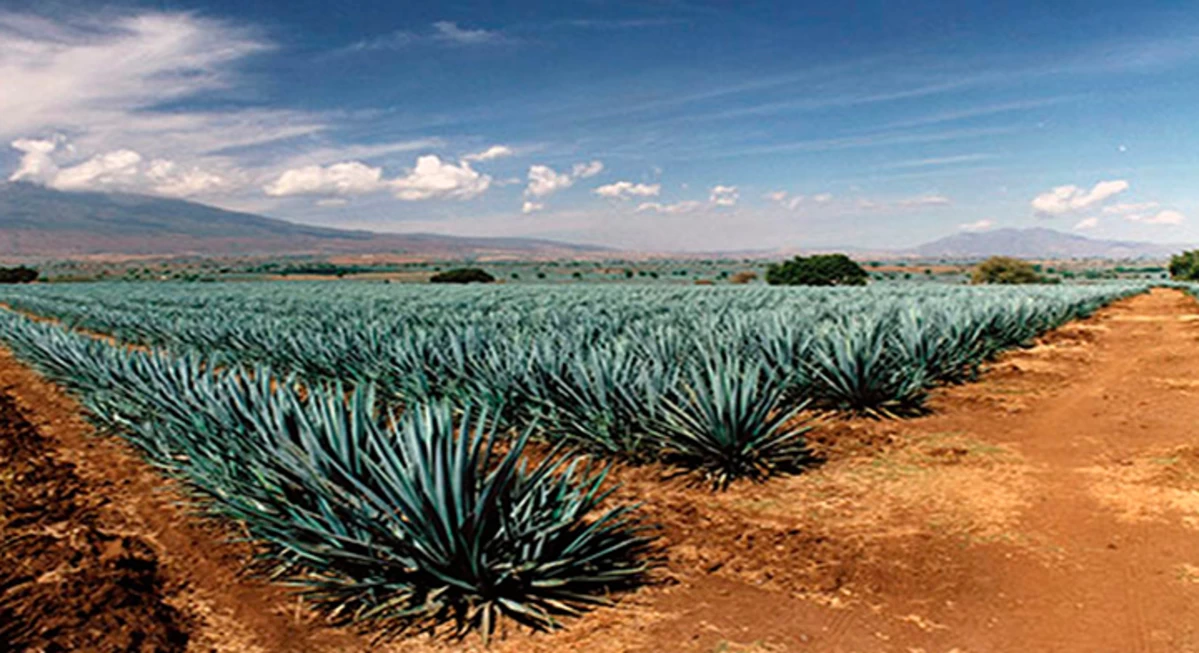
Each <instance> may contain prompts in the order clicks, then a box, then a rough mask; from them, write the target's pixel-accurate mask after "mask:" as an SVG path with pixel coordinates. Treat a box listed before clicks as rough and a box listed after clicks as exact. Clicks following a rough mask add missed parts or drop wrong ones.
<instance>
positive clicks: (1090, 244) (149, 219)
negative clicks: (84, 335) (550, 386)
mask: <svg viewBox="0 0 1199 653" xmlns="http://www.w3.org/2000/svg"><path fill="white" fill-rule="evenodd" d="M1184 247H1186V245H1184V244H1159V243H1145V242H1136V241H1120V240H1102V239H1093V238H1087V237H1085V236H1081V235H1077V234H1069V233H1063V232H1060V231H1055V230H1053V229H1047V228H1045V227H1033V228H1028V229H1017V228H1001V229H991V230H986V231H977V232H962V233H957V234H951V235H949V236H945V237H943V238H939V239H937V240H934V241H931V242H928V243H924V244H922V245H917V246H915V247H911V248H904V249H893V250H876V249H869V248H861V247H804V246H794V247H786V248H773V249H770V248H763V249H758V250H740V251H735V252H734V251H711V252H669V251H655V252H645V251H642V252H636V251H623V250H618V249H614V248H607V247H602V246H597V245H586V244H577V243H567V242H559V241H554V240H545V239H539V238H518V237H512V238H504V237H500V238H486V237H469V236H448V235H441V234H431V233H396V234H392V233H378V232H372V231H365V230H353V229H337V228H333V227H319V226H312V225H303V224H298V223H294V222H289V221H286V220H280V219H277V218H271V217H266V216H261V215H256V214H253V213H246V212H239V211H229V210H226V209H221V208H217V207H213V206H209V205H206V204H200V203H197V202H191V201H187V200H180V199H170V198H162V197H154V196H149V195H137V194H130V193H102V192H64V191H57V190H52V189H48V188H45V187H42V186H37V185H33V184H28V183H21V182H17V183H2V182H0V255H4V256H11V257H29V258H33V257H78V256H105V255H113V256H180V255H204V256H229V255H233V256H237V255H287V254H315V255H371V254H380V255H392V256H395V255H398V256H411V257H418V258H426V259H428V258H482V259H486V258H527V259H554V258H588V257H590V258H595V257H609V258H611V257H615V256H621V257H626V258H759V259H765V258H778V257H786V256H793V255H795V254H813V253H825V252H834V251H839V252H846V253H849V254H850V255H851V256H854V257H855V258H875V257H877V258H912V257H920V258H956V259H978V258H986V257H988V256H995V255H1007V256H1016V257H1020V258H1036V259H1052V258H1104V259H1139V258H1164V257H1167V256H1169V255H1171V254H1173V253H1176V252H1178V251H1180V249H1182V248H1184Z"/></svg>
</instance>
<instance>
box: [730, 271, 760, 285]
mask: <svg viewBox="0 0 1199 653" xmlns="http://www.w3.org/2000/svg"><path fill="white" fill-rule="evenodd" d="M757 278H758V273H757V272H754V271H753V270H742V271H740V272H737V273H734V274H733V276H731V277H729V283H735V284H738V285H740V284H746V283H749V282H750V281H756V280H757Z"/></svg>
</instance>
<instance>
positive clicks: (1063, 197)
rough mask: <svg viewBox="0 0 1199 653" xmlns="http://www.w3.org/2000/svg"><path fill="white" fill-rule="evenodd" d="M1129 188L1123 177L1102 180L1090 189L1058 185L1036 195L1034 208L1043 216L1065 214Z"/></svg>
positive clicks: (1102, 200) (1033, 201) (1099, 201)
mask: <svg viewBox="0 0 1199 653" xmlns="http://www.w3.org/2000/svg"><path fill="white" fill-rule="evenodd" d="M1128 188H1129V184H1128V182H1127V181H1124V180H1123V179H1114V180H1111V181H1101V182H1099V183H1097V184H1095V185H1094V186H1092V187H1091V189H1090V190H1087V189H1085V188H1080V187H1078V186H1074V185H1069V186H1057V187H1055V188H1053V189H1051V190H1048V191H1046V192H1044V193H1041V194H1040V195H1037V196H1036V197H1034V198H1033V200H1032V208H1033V210H1034V211H1035V212H1036V213H1038V214H1040V215H1043V216H1057V215H1064V214H1067V213H1073V212H1076V211H1081V210H1083V209H1086V208H1089V207H1092V206H1095V205H1096V204H1100V203H1102V202H1104V201H1106V200H1107V199H1109V198H1111V197H1114V196H1116V195H1119V194H1120V193H1123V192H1124V191H1126V190H1128Z"/></svg>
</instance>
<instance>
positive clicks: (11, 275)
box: [0, 265, 38, 283]
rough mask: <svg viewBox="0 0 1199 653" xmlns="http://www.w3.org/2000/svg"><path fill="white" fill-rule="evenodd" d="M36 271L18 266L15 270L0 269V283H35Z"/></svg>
mask: <svg viewBox="0 0 1199 653" xmlns="http://www.w3.org/2000/svg"><path fill="white" fill-rule="evenodd" d="M37 277H38V271H37V270H35V269H33V268H27V267H25V266H24V265H18V266H17V267H15V268H0V283H29V282H31V281H37Z"/></svg>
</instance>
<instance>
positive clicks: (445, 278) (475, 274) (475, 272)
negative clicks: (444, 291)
mask: <svg viewBox="0 0 1199 653" xmlns="http://www.w3.org/2000/svg"><path fill="white" fill-rule="evenodd" d="M493 281H495V277H493V276H491V275H490V274H488V273H487V272H485V271H483V270H480V269H479V268H457V269H454V270H446V271H445V272H440V273H438V274H435V275H433V276H432V277H429V283H491V282H493Z"/></svg>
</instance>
